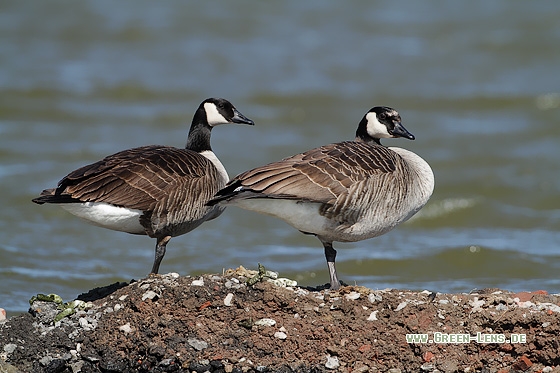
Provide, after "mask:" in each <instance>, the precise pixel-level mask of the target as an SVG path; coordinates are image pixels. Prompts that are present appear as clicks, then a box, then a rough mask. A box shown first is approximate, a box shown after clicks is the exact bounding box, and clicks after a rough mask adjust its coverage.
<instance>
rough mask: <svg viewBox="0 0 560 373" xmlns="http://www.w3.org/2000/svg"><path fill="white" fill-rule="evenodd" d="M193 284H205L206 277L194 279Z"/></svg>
mask: <svg viewBox="0 0 560 373" xmlns="http://www.w3.org/2000/svg"><path fill="white" fill-rule="evenodd" d="M191 286H204V278H202V277H201V278H199V279H198V280H193V282H191Z"/></svg>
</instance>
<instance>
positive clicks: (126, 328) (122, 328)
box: [119, 322, 134, 334]
mask: <svg viewBox="0 0 560 373" xmlns="http://www.w3.org/2000/svg"><path fill="white" fill-rule="evenodd" d="M119 330H120V331H123V332H125V334H128V333H130V332H131V331H133V330H134V328H133V327H132V326H130V323H129V322H127V323H126V324H124V325H121V326H119Z"/></svg>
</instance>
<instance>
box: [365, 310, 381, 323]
mask: <svg viewBox="0 0 560 373" xmlns="http://www.w3.org/2000/svg"><path fill="white" fill-rule="evenodd" d="M377 312H379V310H375V311H373V312H372V313H370V314H369V317H368V318H367V321H376V320H377Z"/></svg>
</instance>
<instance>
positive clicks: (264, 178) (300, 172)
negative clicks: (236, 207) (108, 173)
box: [231, 141, 400, 204]
mask: <svg viewBox="0 0 560 373" xmlns="http://www.w3.org/2000/svg"><path fill="white" fill-rule="evenodd" d="M397 162H400V157H399V156H398V155H397V154H396V153H394V152H393V151H391V150H389V149H388V148H386V147H384V146H380V145H370V144H366V143H363V142H357V141H346V142H342V143H337V144H331V145H325V146H321V147H319V148H315V149H312V150H309V151H307V152H305V153H301V154H297V155H294V156H292V157H289V158H285V159H283V160H281V161H278V162H274V163H270V164H268V165H265V166H262V167H258V168H255V169H253V170H250V171H247V172H244V173H242V174H240V175H238V176H236V177H235V178H234V179H233V180H232V181H231V184H235V185H239V184H241V185H242V186H243V189H244V190H250V191H252V192H257V195H255V194H254V193H253V194H252V195H253V196H259V195H260V196H262V197H272V198H274V197H277V198H280V197H281V198H293V199H304V200H309V201H316V202H321V203H327V204H332V203H334V202H335V200H336V199H337V198H339V197H340V196H341V195H344V194H346V193H348V191H349V189H350V188H351V187H352V185H354V184H356V183H358V182H361V181H364V180H365V179H367V178H371V177H377V176H379V175H382V174H387V173H391V172H393V171H395V168H396V163H397Z"/></svg>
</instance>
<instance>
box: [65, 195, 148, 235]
mask: <svg viewBox="0 0 560 373" xmlns="http://www.w3.org/2000/svg"><path fill="white" fill-rule="evenodd" d="M60 206H61V207H62V208H63V209H65V210H66V211H68V212H69V213H71V214H72V215H75V216H77V217H79V218H81V219H84V220H86V221H87V222H88V223H91V224H94V225H97V226H99V227H103V228H107V229H112V230H114V231H121V232H127V233H133V234H146V231H145V229H144V227H142V225H141V224H140V216H142V214H143V212H142V211H140V210H136V209H129V208H125V207H118V206H114V205H111V204H109V203H104V202H83V203H63V204H61V205H60Z"/></svg>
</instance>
